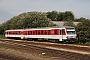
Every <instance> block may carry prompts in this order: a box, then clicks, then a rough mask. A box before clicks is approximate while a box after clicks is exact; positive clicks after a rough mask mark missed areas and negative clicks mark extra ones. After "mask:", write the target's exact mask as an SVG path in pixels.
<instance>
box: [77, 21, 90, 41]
mask: <svg viewBox="0 0 90 60" xmlns="http://www.w3.org/2000/svg"><path fill="white" fill-rule="evenodd" d="M76 31H77V37H78V40H79V42H80V43H86V42H88V41H90V20H82V22H81V23H79V24H78V25H77V27H76Z"/></svg>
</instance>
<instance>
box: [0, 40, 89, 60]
mask: <svg viewBox="0 0 90 60" xmlns="http://www.w3.org/2000/svg"><path fill="white" fill-rule="evenodd" d="M2 44H4V45H3V46H5V47H8V48H14V49H16V50H17V49H19V50H21V49H23V51H24V52H27V51H28V50H29V52H28V53H31V54H32V55H30V54H29V56H31V57H33V58H34V55H35V56H37V57H36V58H34V60H35V59H39V60H40V59H41V60H42V59H43V58H44V59H47V60H59V59H62V60H89V59H90V46H87V45H83V46H82V45H75V44H58V43H49V42H31V41H22V40H10V39H0V46H2ZM21 51H22V50H21ZM28 53H27V54H28ZM27 56H28V55H27ZM38 57H40V58H38ZM28 59H30V58H28ZM44 59H43V60H44Z"/></svg>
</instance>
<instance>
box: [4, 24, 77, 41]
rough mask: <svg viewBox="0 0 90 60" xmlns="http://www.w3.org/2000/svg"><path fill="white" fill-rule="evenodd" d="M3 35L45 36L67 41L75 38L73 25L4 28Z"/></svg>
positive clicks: (21, 36) (25, 37) (28, 37)
mask: <svg viewBox="0 0 90 60" xmlns="http://www.w3.org/2000/svg"><path fill="white" fill-rule="evenodd" d="M5 32H6V33H5V37H7V38H21V39H30V38H47V39H57V40H59V41H67V40H73V39H76V31H75V28H74V27H71V26H63V27H45V28H32V29H15V30H6V31H5Z"/></svg>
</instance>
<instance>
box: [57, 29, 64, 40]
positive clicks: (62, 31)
mask: <svg viewBox="0 0 90 60" xmlns="http://www.w3.org/2000/svg"><path fill="white" fill-rule="evenodd" d="M65 35H66V33H65V29H60V38H59V41H63V40H64V39H65Z"/></svg>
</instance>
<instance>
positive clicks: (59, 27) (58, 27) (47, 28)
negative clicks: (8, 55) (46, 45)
mask: <svg viewBox="0 0 90 60" xmlns="http://www.w3.org/2000/svg"><path fill="white" fill-rule="evenodd" d="M61 28H74V27H71V26H53V27H38V28H27V29H13V31H23V30H36V29H37V30H42V29H43V30H44V29H45V30H50V29H61ZM6 31H12V30H6Z"/></svg>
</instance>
